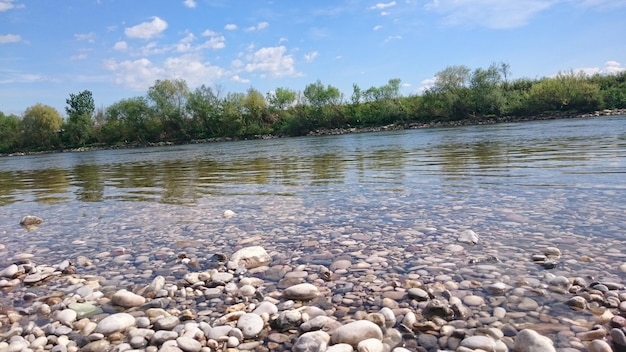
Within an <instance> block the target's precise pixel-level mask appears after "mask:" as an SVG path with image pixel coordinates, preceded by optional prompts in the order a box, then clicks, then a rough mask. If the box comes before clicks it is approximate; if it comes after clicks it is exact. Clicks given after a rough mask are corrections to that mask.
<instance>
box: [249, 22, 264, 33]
mask: <svg viewBox="0 0 626 352" xmlns="http://www.w3.org/2000/svg"><path fill="white" fill-rule="evenodd" d="M269 25H270V24H269V23H267V22H259V23H257V25H256V26H250V27H248V28H246V29H245V31H246V32H253V31H260V30H263V29H265V28H267V27H269Z"/></svg>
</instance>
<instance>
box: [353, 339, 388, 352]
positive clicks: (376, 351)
mask: <svg viewBox="0 0 626 352" xmlns="http://www.w3.org/2000/svg"><path fill="white" fill-rule="evenodd" d="M356 349H357V351H358V352H383V351H384V350H385V346H384V345H383V342H382V341H380V340H379V339H374V338H370V339H365V340H363V341H361V342H359V343H358V344H357V346H356Z"/></svg>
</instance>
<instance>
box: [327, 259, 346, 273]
mask: <svg viewBox="0 0 626 352" xmlns="http://www.w3.org/2000/svg"><path fill="white" fill-rule="evenodd" d="M351 266H352V262H351V261H349V260H347V259H339V260H336V261H334V262H333V263H332V264H330V268H329V269H330V270H332V271H335V270H340V269H348V268H350V267H351Z"/></svg>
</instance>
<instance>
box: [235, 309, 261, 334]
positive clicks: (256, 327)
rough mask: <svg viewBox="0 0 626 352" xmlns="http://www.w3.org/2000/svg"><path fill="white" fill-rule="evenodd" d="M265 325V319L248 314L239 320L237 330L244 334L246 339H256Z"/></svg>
mask: <svg viewBox="0 0 626 352" xmlns="http://www.w3.org/2000/svg"><path fill="white" fill-rule="evenodd" d="M264 325H265V323H264V322H263V318H261V316H259V315H257V314H254V313H246V314H244V315H242V316H241V317H239V320H237V328H239V329H240V330H241V332H243V336H244V337H245V338H253V337H256V336H257V335H258V334H259V333H260V332H261V331H262V330H263V326H264Z"/></svg>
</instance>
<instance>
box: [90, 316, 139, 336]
mask: <svg viewBox="0 0 626 352" xmlns="http://www.w3.org/2000/svg"><path fill="white" fill-rule="evenodd" d="M133 326H135V317H133V316H132V315H130V314H128V313H115V314H111V315H109V316H108V317H105V318H104V319H102V320H100V321H99V322H98V325H97V326H96V330H95V332H96V333H100V334H104V335H110V334H112V333H114V332H118V331H124V330H126V329H128V328H130V327H133Z"/></svg>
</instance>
